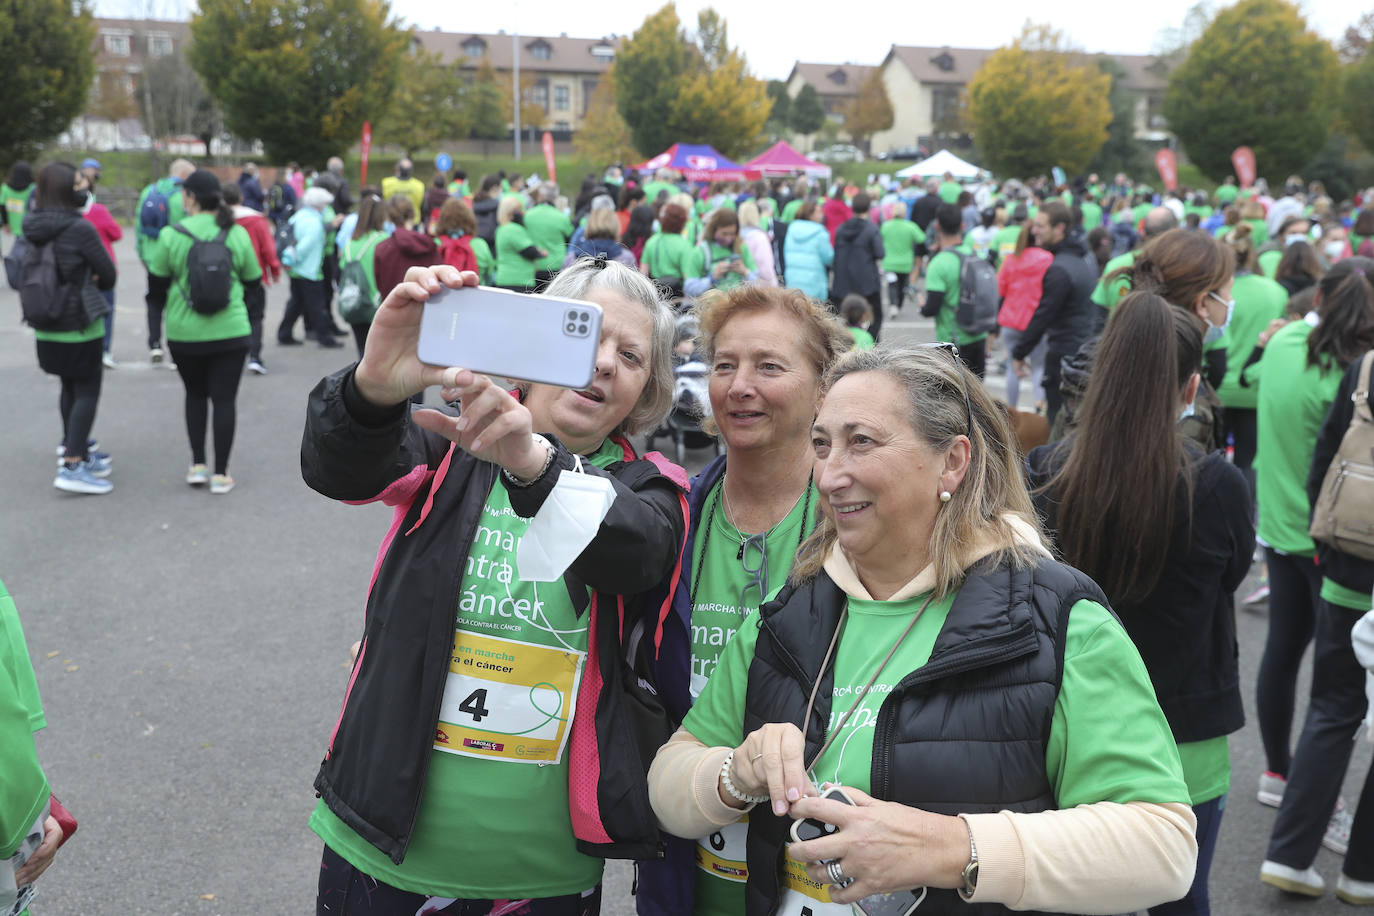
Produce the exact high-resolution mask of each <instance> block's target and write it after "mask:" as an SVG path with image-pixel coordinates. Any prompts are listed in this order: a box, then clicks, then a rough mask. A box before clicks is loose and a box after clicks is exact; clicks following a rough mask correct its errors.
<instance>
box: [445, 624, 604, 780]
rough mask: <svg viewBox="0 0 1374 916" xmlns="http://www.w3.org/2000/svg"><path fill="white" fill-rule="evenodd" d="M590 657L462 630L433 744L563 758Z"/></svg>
mask: <svg viewBox="0 0 1374 916" xmlns="http://www.w3.org/2000/svg"><path fill="white" fill-rule="evenodd" d="M585 658H586V654H585V653H582V652H569V651H566V650H564V649H551V648H549V647H547V646H539V645H535V644H533V643H527V642H517V641H516V640H513V639H501V638H499V637H495V636H484V635H481V634H478V633H469V632H466V631H464V630H459V631H457V633H456V634H455V635H454V640H453V655H452V657H451V658H450V659H449V673H448V682H447V684H446V685H445V687H444V700H443V704H442V706H441V707H440V709H439V725H438V727H437V728H436V729H435V735H434V747H435V749H436V750H440V751H444V752H446V753H449V754H460V755H463V756H467V757H484V758H496V759H500V760H508V761H513V762H516V763H558V762H560V761H561V760H562V759H563V750H564V748H565V747H566V746H567V743H568V733H569V731H570V725H571V723H572V718H573V712H574V707H575V705H576V701H577V686H578V682H579V680H580V679H581V677H582V664H583V661H584V659H585Z"/></svg>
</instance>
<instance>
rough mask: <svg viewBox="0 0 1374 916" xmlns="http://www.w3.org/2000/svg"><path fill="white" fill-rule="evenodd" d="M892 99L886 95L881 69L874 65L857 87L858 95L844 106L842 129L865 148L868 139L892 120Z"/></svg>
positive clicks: (889, 125) (866, 147) (890, 123)
mask: <svg viewBox="0 0 1374 916" xmlns="http://www.w3.org/2000/svg"><path fill="white" fill-rule="evenodd" d="M893 117H894V115H893V112H892V100H891V99H889V98H888V97H887V86H885V85H884V84H883V71H882V69H881V68H878V67H874V68H873V71H872V72H871V73H869V75H868V78H867V79H866V80H864V82H863V85H862V86H860V87H859V93H858V95H856V96H854V98H853V100H852V101H850V103H849V104H848V105H847V106H846V107H845V113H844V129H845V130H847V131H848V132H849V136H851V137H853V138H854V142H855V143H857V144H858V145H859V146H861V147H863V148H864V149H865V150H867V149H868V146H869V139H870V138H871V137H872V136H873V135H874V134H876V133H877V132H878V131H880V130H887V129H888V128H889V127H891V126H892V121H893Z"/></svg>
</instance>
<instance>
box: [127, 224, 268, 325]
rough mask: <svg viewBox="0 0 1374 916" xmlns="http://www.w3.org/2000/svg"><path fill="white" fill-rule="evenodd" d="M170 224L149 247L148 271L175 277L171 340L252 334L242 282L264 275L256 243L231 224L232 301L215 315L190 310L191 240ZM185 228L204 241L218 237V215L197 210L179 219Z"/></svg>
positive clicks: (169, 304) (170, 308)
mask: <svg viewBox="0 0 1374 916" xmlns="http://www.w3.org/2000/svg"><path fill="white" fill-rule="evenodd" d="M173 225H175V224H171V225H168V226H165V227H164V228H163V230H162V232H161V233H160V234H159V235H158V237H157V243H156V244H154V245H150V246H149V247H148V273H150V274H152V275H153V276H155V277H171V278H172V288H171V289H169V290H168V291H167V311H166V315H167V339H168V340H169V341H175V342H177V343H203V342H207V341H212V340H231V339H234V338H238V337H247V336H248V331H249V328H248V309H246V308H244V305H243V284H244V283H245V282H250V281H253V280H258V279H261V278H262V268H261V267H260V266H258V256H257V254H255V253H254V251H253V242H252V240H251V239H249V238H248V232H247V230H245V229H244V228H243V227H242V226H239V225H237V224H236V225H234V226H232V227H230V229H229V234H228V235H227V236H225V239H224V243H225V244H226V245H228V246H229V253H230V255H231V256H232V258H233V262H234V277H233V282H232V283H231V284H230V287H229V304H228V305H227V306H226V307H224V308H222V309H220V310H219V311H218V312H215V313H214V314H213V315H202V314H200V313H199V312H196V311H194V310H192V308H191V306H190V305H189V304H187V301H186V289H187V279H186V256H187V255H188V254H190V252H191V245H192V242H191V240H190V239H188V238H187V237H186V236H184V235H182V234H181V233H180V232H178V231H177V230H176V229H174V228H172V227H173ZM181 226H182V228H184V229H185V230H186V231H187V232H190V233H191V234H192V235H194V236H195V237H196V238H198V239H201V240H203V241H207V240H210V239H213V238H214V237H215V236H217V235H219V231H220V228H219V226H218V225H216V224H215V214H213V213H197V214H195V215H194V216H188V217H186V218H185V219H184V220H182V221H181Z"/></svg>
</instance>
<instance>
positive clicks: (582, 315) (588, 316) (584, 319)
mask: <svg viewBox="0 0 1374 916" xmlns="http://www.w3.org/2000/svg"><path fill="white" fill-rule="evenodd" d="M590 317H591V316H590V315H588V314H587V313H586V312H583V313H582V314H581V315H578V316H577V320H578V321H581V322H582V323H584V324H585V323H586V321H587V319H588V318H590Z"/></svg>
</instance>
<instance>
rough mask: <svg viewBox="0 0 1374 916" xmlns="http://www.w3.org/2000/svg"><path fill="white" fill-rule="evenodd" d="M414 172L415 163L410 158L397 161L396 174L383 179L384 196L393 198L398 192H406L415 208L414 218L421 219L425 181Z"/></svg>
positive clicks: (387, 198)
mask: <svg viewBox="0 0 1374 916" xmlns="http://www.w3.org/2000/svg"><path fill="white" fill-rule="evenodd" d="M414 173H415V163H413V162H411V161H410V160H409V159H402V160H400V161H399V162H397V163H396V174H395V175H388V176H387V177H385V178H383V179H382V198H383V199H385V200H391V198H392V197H393V196H395V195H397V194H404V195H405V196H406V197H408V198H409V199H410V203H411V205H412V206H413V207H414V208H415V211H414V213H415V216H414V219H416V220H419V219H420V213H421V211H422V209H423V207H424V202H425V183H424V182H423V181H421V180H420V179H418V178H416V177H415V174H414ZM407 228H409V227H407Z"/></svg>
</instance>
